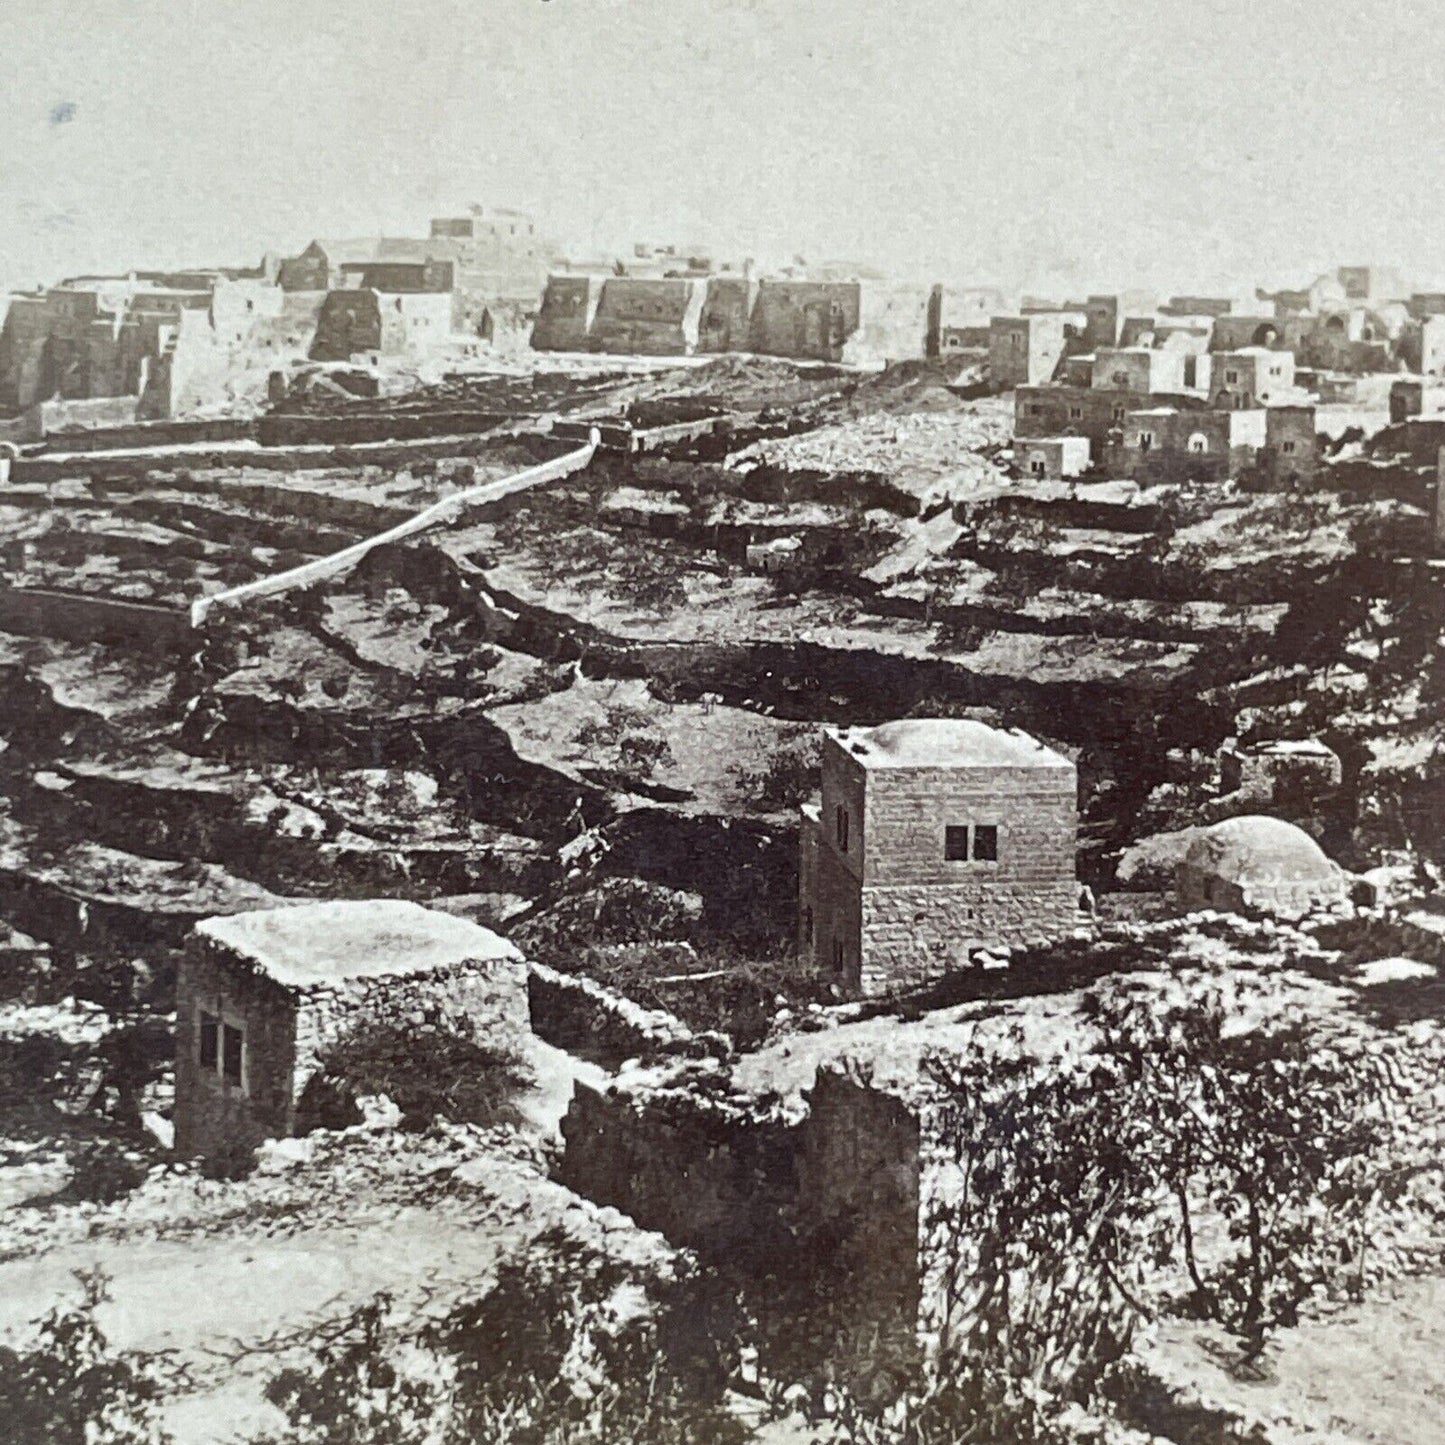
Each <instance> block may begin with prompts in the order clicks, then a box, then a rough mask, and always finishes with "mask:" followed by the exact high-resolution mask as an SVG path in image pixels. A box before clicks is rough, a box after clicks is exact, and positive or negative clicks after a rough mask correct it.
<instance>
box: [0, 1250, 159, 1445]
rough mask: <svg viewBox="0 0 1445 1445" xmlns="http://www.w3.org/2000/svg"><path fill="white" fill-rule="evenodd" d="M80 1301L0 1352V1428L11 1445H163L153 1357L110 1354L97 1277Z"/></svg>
mask: <svg viewBox="0 0 1445 1445" xmlns="http://www.w3.org/2000/svg"><path fill="white" fill-rule="evenodd" d="M76 1277H77V1279H79V1281H80V1285H81V1298H80V1302H79V1304H77V1305H74V1306H71V1307H70V1308H65V1307H58V1308H56V1309H54V1310H52V1311H51V1312H50V1313H49V1314H48V1315H46V1316H45V1318H44V1319H42V1320H39V1321H37V1322H36V1331H35V1337H34V1339H33V1340H32V1341H31V1342H30V1343H29V1344H28V1345H23V1346H20V1347H18V1348H17V1347H11V1346H0V1420H3V1421H4V1425H3V1429H4V1431H5V1439H6V1440H7V1441H9V1442H10V1445H168V1442H169V1439H170V1437H169V1436H168V1435H167V1434H166V1433H165V1431H164V1430H162V1429H161V1426H160V1423H159V1421H158V1419H157V1411H158V1405H159V1402H160V1400H161V1399H162V1398H163V1395H164V1393H165V1390H166V1386H167V1383H168V1382H167V1381H166V1379H165V1378H164V1376H163V1375H162V1373H161V1370H160V1367H159V1365H158V1363H157V1361H156V1360H155V1358H154V1357H153V1356H149V1355H143V1354H130V1353H123V1352H117V1351H115V1350H112V1349H111V1347H110V1344H109V1342H108V1341H107V1340H106V1337H105V1335H104V1334H103V1333H102V1332H101V1330H100V1327H99V1326H98V1325H97V1324H96V1322H95V1312H96V1310H97V1309H98V1308H99V1306H100V1305H102V1304H104V1303H105V1301H106V1300H107V1299H108V1298H109V1294H108V1292H107V1288H106V1285H107V1281H106V1278H105V1276H104V1275H103V1274H101V1273H100V1272H99V1271H96V1272H94V1273H90V1274H80V1275H77V1276H76Z"/></svg>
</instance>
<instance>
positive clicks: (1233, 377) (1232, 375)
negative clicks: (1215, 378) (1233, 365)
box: [1224, 371, 1239, 386]
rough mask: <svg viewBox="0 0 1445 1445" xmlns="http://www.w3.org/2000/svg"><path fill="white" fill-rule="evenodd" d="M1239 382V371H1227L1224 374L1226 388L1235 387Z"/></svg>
mask: <svg viewBox="0 0 1445 1445" xmlns="http://www.w3.org/2000/svg"><path fill="white" fill-rule="evenodd" d="M1238 380H1239V373H1238V372H1237V371H1226V372H1225V373H1224V382H1225V385H1226V386H1233V385H1234V384H1235V383H1236V382H1237V381H1238Z"/></svg>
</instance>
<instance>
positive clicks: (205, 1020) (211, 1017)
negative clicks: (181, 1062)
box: [200, 1010, 221, 1069]
mask: <svg viewBox="0 0 1445 1445" xmlns="http://www.w3.org/2000/svg"><path fill="white" fill-rule="evenodd" d="M220 1030H221V1021H220V1019H218V1018H217V1017H216V1016H215V1014H208V1013H206V1012H205V1011H204V1010H203V1011H202V1013H201V1033H200V1060H201V1067H202V1068H203V1069H214V1068H215V1067H216V1061H217V1060H218V1059H219V1058H220V1057H221V1045H220Z"/></svg>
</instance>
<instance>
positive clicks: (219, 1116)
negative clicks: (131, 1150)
mask: <svg viewBox="0 0 1445 1445" xmlns="http://www.w3.org/2000/svg"><path fill="white" fill-rule="evenodd" d="M424 1015H426V1016H429V1017H435V1018H440V1019H441V1020H442V1021H443V1022H444V1023H445V1024H446V1025H447V1026H449V1027H453V1028H455V1029H456V1030H457V1031H458V1032H459V1033H462V1034H464V1035H466V1036H468V1037H471V1038H474V1039H476V1040H477V1041H478V1042H485V1043H487V1044H490V1045H494V1046H498V1047H507V1048H511V1047H515V1046H516V1045H519V1044H520V1043H522V1042H523V1041H524V1040H525V1039H526V1037H527V1035H528V1032H529V1025H528V1008H527V976H526V964H525V963H524V962H523V960H522V957H521V955H520V954H519V953H518V952H517V950H516V949H515V948H513V947H512V945H511V944H510V943H508V942H507V941H506V940H505V939H502V938H499V937H497V935H496V934H494V933H491V932H490V931H488V930H487V929H485V928H480V927H478V926H477V925H476V924H474V923H469V922H467V921H466V920H465V919H460V918H454V917H452V916H451V915H449V914H445V913H437V912H435V911H433V910H431V909H428V908H422V907H420V906H419V905H417V904H415V903H408V902H402V901H399V900H393V899H384V900H373V901H366V902H336V903H308V904H302V905H298V906H296V907H291V908H275V909H265V910H261V911H258V912H252V913H238V914H233V915H231V916H230V917H225V918H209V919H206V920H204V921H203V922H201V923H199V924H197V925H196V927H195V929H194V930H193V932H192V934H191V936H190V939H189V941H188V942H187V945H186V953H185V957H184V959H183V961H182V964H181V968H180V974H179V977H178V979H177V983H176V1111H175V1124H176V1149H177V1151H178V1152H179V1153H180V1154H181V1155H182V1156H183V1157H185V1158H197V1157H198V1158H201V1159H203V1160H205V1162H206V1164H207V1165H208V1167H210V1168H211V1169H213V1170H215V1171H216V1172H219V1173H231V1172H234V1171H236V1170H239V1169H243V1168H244V1167H245V1166H246V1164H247V1162H248V1160H249V1159H250V1156H251V1152H252V1150H254V1149H255V1147H256V1145H258V1144H260V1143H261V1142H262V1141H263V1140H265V1139H268V1138H277V1137H281V1136H284V1135H288V1134H294V1133H298V1132H304V1131H305V1129H306V1127H307V1123H308V1119H307V1104H308V1100H307V1085H308V1083H310V1082H311V1080H312V1079H313V1078H314V1077H316V1075H317V1073H318V1069H319V1066H320V1063H321V1061H322V1059H323V1056H324V1054H325V1051H326V1048H327V1046H328V1045H329V1044H331V1043H333V1042H334V1041H335V1040H337V1039H338V1038H340V1037H342V1036H344V1034H345V1033H346V1032H347V1030H348V1029H350V1028H352V1027H354V1026H355V1025H356V1024H357V1023H358V1022H364V1021H371V1020H374V1019H377V1018H384V1019H386V1020H387V1021H390V1022H406V1021H407V1020H415V1021H420V1020H421V1018H422V1017H423V1016H424Z"/></svg>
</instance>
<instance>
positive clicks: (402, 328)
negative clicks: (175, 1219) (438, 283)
mask: <svg viewBox="0 0 1445 1445" xmlns="http://www.w3.org/2000/svg"><path fill="white" fill-rule="evenodd" d="M451 329H452V298H451V293H450V292H446V291H441V292H438V291H406V292H397V293H394V294H392V293H386V292H381V291H375V290H370V289H368V290H357V291H340V290H338V291H329V292H327V294H326V300H325V301H324V302H323V303H322V306H321V315H320V318H319V320H318V321H317V325H316V338H315V340H314V341H313V342H312V344H311V359H312V360H313V361H349V360H350V359H351V358H352V357H353V356H372V357H381V356H407V355H412V354H416V353H419V352H424V351H426V350H427V349H429V348H431V347H434V346H436V345H437V344H438V343H439V342H444V341H445V340H446V339H447V337H448V336H450V335H451Z"/></svg>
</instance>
